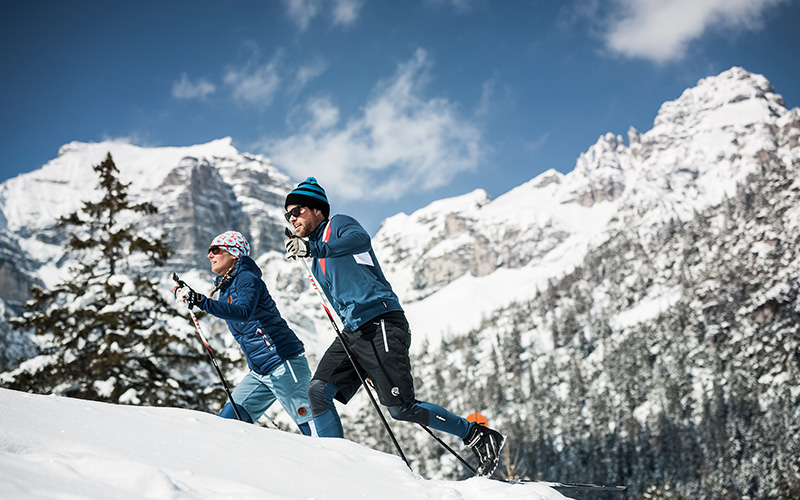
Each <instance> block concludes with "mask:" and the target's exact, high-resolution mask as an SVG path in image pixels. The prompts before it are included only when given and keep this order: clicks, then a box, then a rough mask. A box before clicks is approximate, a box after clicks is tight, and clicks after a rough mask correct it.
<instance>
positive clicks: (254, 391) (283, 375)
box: [220, 354, 311, 434]
mask: <svg viewBox="0 0 800 500" xmlns="http://www.w3.org/2000/svg"><path fill="white" fill-rule="evenodd" d="M310 381H311V369H310V368H309V367H308V360H306V357H305V356H304V355H302V354H300V355H299V356H295V357H294V358H291V359H289V360H288V361H285V362H283V363H282V364H280V365H278V366H277V367H276V368H275V369H274V370H272V372H270V373H269V374H267V375H260V374H258V373H256V372H254V371H252V370H251V371H249V372H248V373H247V375H245V376H244V378H243V379H242V381H241V382H239V385H237V386H236V389H234V390H233V400H234V401H235V402H236V406H237V407H238V408H239V409H240V410H241V409H244V410H245V411H246V412H247V414H248V415H242V418H244V419H245V420H248V418H247V417H250V420H251V421H253V422H254V421H256V420H258V419H259V418H260V417H261V415H263V414H264V412H266V411H267V409H268V408H269V407H270V406H272V404H273V403H274V402H275V400H276V399H277V400H278V401H280V403H281V406H283V409H284V410H286V413H288V414H289V416H290V417H292V420H294V422H295V423H296V424H297V426H298V427H299V428H300V429H301V430H303V431H304V430H305V429H308V425H307V423H308V422H310V421H311V406H310V405H309V403H308V394H307V393H306V389H307V387H308V383H309V382H310ZM240 413H241V411H240ZM220 416H223V417H226V418H236V416H235V414H234V412H233V409H232V408H231V405H230V403H227V404H226V405H225V408H223V409H222V411H221V412H220ZM303 424H306V425H303ZM303 433H304V434H305V433H306V432H305V431H304V432H303Z"/></svg>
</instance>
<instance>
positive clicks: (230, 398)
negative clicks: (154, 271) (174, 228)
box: [172, 273, 277, 427]
mask: <svg viewBox="0 0 800 500" xmlns="http://www.w3.org/2000/svg"><path fill="white" fill-rule="evenodd" d="M172 279H173V280H174V281H175V283H177V284H178V286H180V287H183V286H186V283H184V282H183V281H181V279H180V278H179V277H178V275H177V274H176V273H172ZM189 315H191V317H192V321H194V326H195V328H196V329H197V335H199V336H200V340H201V341H202V342H203V345H204V346H206V352H207V353H208V358H209V359H210V360H211V364H212V365H214V369H216V370H217V375H218V376H219V381H220V382H222V387H224V388H225V393H226V394H227V395H228V401H230V403H231V406H232V407H233V412H234V413H235V414H236V418H237V419H239V420H241V421H244V419H243V418H242V416H241V415H239V409H238V408H236V403H234V402H233V395H232V394H231V390H230V389H229V388H228V384H227V382H225V377H223V376H222V370H220V368H219V364H217V358H216V357H215V356H214V351H212V350H211V346H209V345H208V341H207V340H206V336H205V335H204V334H203V328H202V327H201V326H200V322H199V321H197V316H195V315H194V311H192V306H189ZM276 427H277V426H276Z"/></svg>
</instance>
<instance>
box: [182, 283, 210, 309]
mask: <svg viewBox="0 0 800 500" xmlns="http://www.w3.org/2000/svg"><path fill="white" fill-rule="evenodd" d="M205 298H206V297H205V295H203V294H201V293H197V292H195V291H194V290H192V287H190V286H189V285H183V286H179V287H177V288H175V299H176V300H177V301H178V302H183V303H184V304H186V305H187V306H188V307H189V309H191V308H192V307H196V306H199V305H200V303H201V302H203V299H205Z"/></svg>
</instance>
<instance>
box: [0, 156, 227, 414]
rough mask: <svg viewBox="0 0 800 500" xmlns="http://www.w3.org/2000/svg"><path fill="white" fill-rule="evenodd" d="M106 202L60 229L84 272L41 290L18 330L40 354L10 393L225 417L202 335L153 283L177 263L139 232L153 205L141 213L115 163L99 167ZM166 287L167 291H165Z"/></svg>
mask: <svg viewBox="0 0 800 500" xmlns="http://www.w3.org/2000/svg"><path fill="white" fill-rule="evenodd" d="M94 171H95V172H96V173H97V174H98V175H99V179H100V180H99V183H98V190H99V191H100V192H102V194H103V197H102V199H101V200H100V201H98V202H84V203H83V208H82V209H81V210H80V211H79V212H78V211H76V212H73V213H71V214H70V215H68V216H66V217H62V218H61V219H59V221H58V225H59V227H61V228H63V229H65V230H67V231H69V242H68V244H67V245H66V248H65V256H67V255H68V256H69V257H70V259H71V260H73V261H75V262H77V264H75V265H74V266H72V267H70V276H69V278H68V279H66V280H65V281H63V282H61V283H60V284H58V285H57V286H55V287H53V288H52V289H50V290H45V289H42V288H38V287H34V288H33V289H32V290H31V293H32V299H31V300H30V301H28V303H27V304H26V312H24V313H23V314H22V316H19V317H17V318H14V319H13V324H14V326H15V328H19V329H26V330H30V329H32V330H33V333H34V338H35V339H36V341H37V343H38V344H39V346H40V353H39V354H38V355H37V356H36V357H34V358H32V359H29V360H28V361H26V362H23V363H22V364H21V365H20V366H19V367H18V368H17V369H16V370H14V371H12V372H9V373H7V374H4V376H3V385H5V386H6V387H9V388H12V389H18V390H24V391H29V392H36V393H54V394H60V395H65V396H69V397H78V398H85V399H91V400H97V401H105V402H112V403H127V404H146V405H154V406H181V407H189V408H194V409H207V408H209V407H216V406H217V404H215V403H219V402H220V401H219V400H221V399H224V394H219V391H217V394H213V393H212V392H211V391H210V390H208V388H209V387H213V386H214V385H215V384H214V375H213V372H212V371H211V369H210V367H209V365H208V363H207V360H206V358H205V356H204V354H203V352H202V351H201V350H200V349H198V346H197V341H196V340H194V339H193V338H192V335H193V330H192V329H191V327H190V326H189V325H188V324H187V323H186V322H183V321H180V322H177V323H176V322H174V321H173V324H172V326H167V325H168V320H169V319H173V320H174V319H175V318H176V316H177V315H178V314H179V313H178V312H177V311H176V310H175V309H174V308H173V305H172V303H171V302H169V301H168V300H167V299H166V298H165V297H164V296H163V294H162V293H160V292H159V289H158V285H157V283H156V282H155V281H154V280H152V279H151V278H149V277H147V276H146V274H145V272H146V271H150V273H151V274H152V272H153V271H154V270H156V269H157V268H158V267H159V266H162V265H164V263H165V261H166V259H167V258H168V256H169V252H170V250H169V247H168V245H167V244H166V243H165V240H164V239H163V238H162V239H159V238H152V237H150V236H146V235H145V234H144V233H143V232H141V231H138V230H137V225H138V224H140V221H141V219H142V218H143V216H145V217H146V216H147V215H151V214H153V213H155V212H156V208H155V206H154V205H152V204H151V203H140V204H132V203H131V202H130V201H129V200H128V187H129V185H130V184H126V183H122V182H121V181H120V179H119V177H118V175H119V171H118V169H117V167H116V165H115V164H114V160H113V159H112V157H111V154H110V153H109V154H108V155H107V156H106V158H105V160H104V161H103V162H102V163H100V164H99V165H97V166H95V167H94ZM162 286H163V285H162Z"/></svg>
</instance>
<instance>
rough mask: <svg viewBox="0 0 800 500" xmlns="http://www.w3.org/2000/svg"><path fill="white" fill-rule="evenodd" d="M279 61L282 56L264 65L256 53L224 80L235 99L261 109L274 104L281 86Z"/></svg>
mask: <svg viewBox="0 0 800 500" xmlns="http://www.w3.org/2000/svg"><path fill="white" fill-rule="evenodd" d="M279 59H280V54H277V55H276V56H275V57H274V58H273V59H272V60H271V61H270V62H268V63H266V64H263V63H261V62H260V61H259V58H258V51H255V52H254V54H253V56H252V57H251V58H250V60H249V61H248V62H247V63H245V64H244V65H243V66H242V67H239V68H231V69H228V71H227V73H226V74H225V79H224V80H225V83H226V84H227V85H230V86H231V87H232V91H231V93H232V95H233V98H234V99H236V100H237V101H239V102H242V103H246V104H252V105H255V106H258V107H260V108H264V107H267V106H269V105H270V104H272V99H273V98H274V97H275V93H276V92H277V91H278V89H279V88H280V84H281V77H280V73H279V70H278V66H279Z"/></svg>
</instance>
